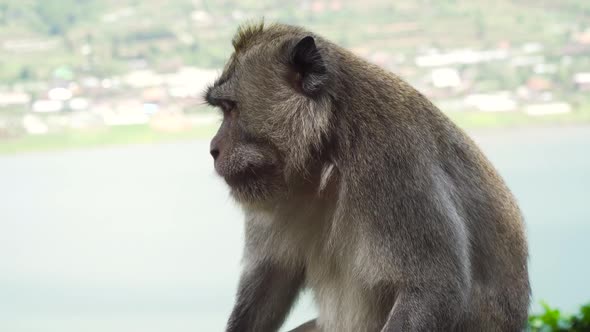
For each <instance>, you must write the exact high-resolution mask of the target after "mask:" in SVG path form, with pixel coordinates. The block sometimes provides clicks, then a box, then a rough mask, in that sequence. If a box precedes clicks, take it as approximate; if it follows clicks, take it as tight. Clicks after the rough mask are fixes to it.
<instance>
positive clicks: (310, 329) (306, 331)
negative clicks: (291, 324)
mask: <svg viewBox="0 0 590 332" xmlns="http://www.w3.org/2000/svg"><path fill="white" fill-rule="evenodd" d="M289 332H322V330H321V329H320V328H319V327H318V326H317V323H316V320H315V319H312V320H310V321H309V322H307V323H304V324H302V325H299V326H298V327H296V328H294V329H292V330H291V331H289Z"/></svg>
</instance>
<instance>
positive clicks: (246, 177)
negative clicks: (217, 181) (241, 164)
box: [224, 174, 281, 205]
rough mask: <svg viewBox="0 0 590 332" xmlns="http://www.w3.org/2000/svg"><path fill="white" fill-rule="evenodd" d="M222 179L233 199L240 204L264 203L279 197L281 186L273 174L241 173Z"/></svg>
mask: <svg viewBox="0 0 590 332" xmlns="http://www.w3.org/2000/svg"><path fill="white" fill-rule="evenodd" d="M224 179H225V182H226V183H227V185H228V186H229V188H230V193H231V196H232V197H233V199H235V200H236V201H237V202H238V203H241V204H247V205H251V204H255V205H265V204H268V203H272V202H273V201H276V200H277V199H279V197H281V195H280V193H281V186H280V185H279V184H278V183H277V182H278V181H276V180H277V179H274V177H273V176H256V175H254V174H242V175H240V176H236V177H224Z"/></svg>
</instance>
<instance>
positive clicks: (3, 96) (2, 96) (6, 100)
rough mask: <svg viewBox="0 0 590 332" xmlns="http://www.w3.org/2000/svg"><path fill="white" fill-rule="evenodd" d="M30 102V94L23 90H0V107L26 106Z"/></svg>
mask: <svg viewBox="0 0 590 332" xmlns="http://www.w3.org/2000/svg"><path fill="white" fill-rule="evenodd" d="M30 102H31V95H30V94H28V93H24V92H0V107H10V106H26V105H28V104H29V103H30Z"/></svg>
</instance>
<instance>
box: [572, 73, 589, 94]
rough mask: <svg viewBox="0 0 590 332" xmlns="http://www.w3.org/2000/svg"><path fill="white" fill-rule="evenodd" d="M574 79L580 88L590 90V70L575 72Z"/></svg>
mask: <svg viewBox="0 0 590 332" xmlns="http://www.w3.org/2000/svg"><path fill="white" fill-rule="evenodd" d="M573 81H574V84H575V85H576V87H577V88H578V89H579V90H581V91H590V72H584V73H576V74H574V78H573Z"/></svg>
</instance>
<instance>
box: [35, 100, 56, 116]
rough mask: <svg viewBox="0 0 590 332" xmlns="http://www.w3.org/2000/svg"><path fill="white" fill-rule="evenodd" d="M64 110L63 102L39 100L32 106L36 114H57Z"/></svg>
mask: <svg viewBox="0 0 590 332" xmlns="http://www.w3.org/2000/svg"><path fill="white" fill-rule="evenodd" d="M63 109H64V103H63V101H61V100H51V99H39V100H36V101H35V102H34V103H33V105H32V106H31V110H32V111H33V112H36V113H55V112H59V111H62V110H63Z"/></svg>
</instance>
